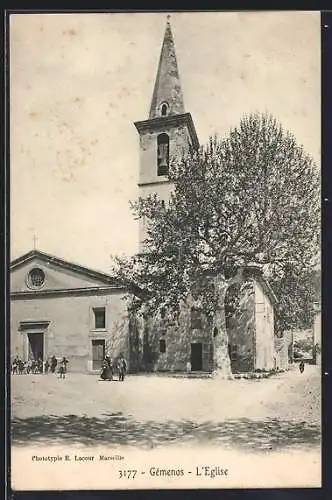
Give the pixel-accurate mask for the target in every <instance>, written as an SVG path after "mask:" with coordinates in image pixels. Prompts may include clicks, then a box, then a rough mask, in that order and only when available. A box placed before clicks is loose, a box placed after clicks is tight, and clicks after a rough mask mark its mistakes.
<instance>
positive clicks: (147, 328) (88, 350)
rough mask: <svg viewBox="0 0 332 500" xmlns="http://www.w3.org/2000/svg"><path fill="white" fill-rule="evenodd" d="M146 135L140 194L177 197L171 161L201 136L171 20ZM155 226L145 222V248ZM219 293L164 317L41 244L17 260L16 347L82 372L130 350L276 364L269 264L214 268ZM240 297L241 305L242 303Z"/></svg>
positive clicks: (199, 368) (142, 129)
mask: <svg viewBox="0 0 332 500" xmlns="http://www.w3.org/2000/svg"><path fill="white" fill-rule="evenodd" d="M135 127H136V129H137V131H138V134H139V144H140V160H139V180H138V189H139V196H141V197H142V198H145V197H147V196H149V195H152V194H157V195H158V197H159V198H160V199H161V200H163V202H164V203H167V202H168V200H169V197H170V194H171V192H172V184H171V182H170V180H169V178H168V172H169V165H170V159H171V158H174V157H176V156H177V155H181V154H182V153H183V152H184V151H186V150H187V149H188V148H189V147H194V148H198V147H199V141H198V138H197V134H196V131H195V126H194V123H193V120H192V117H191V114H190V113H188V112H186V111H185V107H184V100H183V95H182V90H181V82H180V75H179V69H178V64H177V59H176V53H175V45H174V40H173V36H172V31H171V26H170V23H169V21H168V22H167V25H166V30H165V35H164V40H163V45H162V49H161V55H160V60H159V66H158V71H157V77H156V82H155V86H154V91H153V96H152V101H151V107H150V112H149V115H148V118H147V119H146V120H142V121H137V122H135ZM145 238H146V225H145V221H144V220H140V226H139V246H140V251H141V252H142V251H144V239H145ZM209 279H210V280H211V281H212V282H213V286H214V289H215V293H216V296H217V306H216V309H215V313H214V316H213V317H212V318H211V317H210V318H207V316H206V315H205V314H204V311H203V310H202V308H201V304H200V302H199V299H198V297H196V296H195V295H194V294H191V295H188V299H187V301H186V303H185V304H183V307H182V308H181V310H180V312H179V314H178V315H177V316H174V314H171V313H169V312H168V311H167V310H164V309H163V308H162V309H161V310H160V311H159V312H158V313H157V314H156V315H155V316H154V317H140V316H137V315H134V314H132V313H130V312H128V308H127V305H128V304H127V302H126V300H125V297H126V295H127V294H128V290H126V288H125V287H124V286H123V285H122V284H121V283H119V282H118V281H117V280H116V279H115V278H114V277H112V276H109V275H107V274H105V273H100V272H96V271H92V270H90V269H87V268H85V267H83V266H79V265H77V264H72V263H69V262H66V261H64V260H62V259H59V258H57V257H54V256H51V255H48V254H44V253H42V252H39V251H37V250H34V251H31V252H29V253H28V254H25V255H23V256H22V257H20V258H18V259H16V260H15V261H13V262H12V264H11V351H12V356H16V355H19V356H20V357H21V358H22V359H23V360H27V359H29V358H31V357H34V358H38V357H41V358H42V359H44V360H45V359H47V358H48V357H50V356H52V355H55V356H57V357H62V356H66V357H67V358H68V359H69V361H70V366H69V368H70V369H71V370H73V371H88V372H96V371H98V370H99V369H100V366H101V362H102V359H103V358H104V356H105V355H106V354H109V355H110V356H111V357H112V358H113V359H114V358H116V357H117V356H119V354H120V353H123V354H124V356H125V357H126V359H127V361H128V368H129V371H131V372H137V371H170V372H178V371H179V372H209V373H211V372H218V373H222V374H224V375H230V374H231V373H242V372H250V371H255V370H267V371H268V370H271V369H273V368H275V367H276V349H275V336H274V307H275V304H276V303H277V299H276V297H275V295H274V293H273V291H272V289H271V288H270V287H269V285H268V283H267V282H266V281H265V280H264V278H263V276H262V273H261V271H260V270H259V269H258V268H257V267H255V266H251V267H250V268H249V267H248V268H246V269H239V270H238V272H237V274H236V275H235V276H234V277H233V278H232V279H231V280H225V278H224V277H223V276H221V275H219V276H211V277H210V278H209ZM234 299H235V300H236V301H237V305H238V307H237V309H236V310H235V309H234V308H233V305H232V304H234Z"/></svg>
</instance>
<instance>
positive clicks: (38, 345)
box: [28, 333, 44, 361]
mask: <svg viewBox="0 0 332 500" xmlns="http://www.w3.org/2000/svg"><path fill="white" fill-rule="evenodd" d="M28 339H29V358H30V359H34V360H36V361H37V360H38V359H42V360H44V334H43V333H28Z"/></svg>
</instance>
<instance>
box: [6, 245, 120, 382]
mask: <svg viewBox="0 0 332 500" xmlns="http://www.w3.org/2000/svg"><path fill="white" fill-rule="evenodd" d="M10 290H11V292H10V299H11V310H10V315H11V322H10V323H11V336H10V342H11V356H12V358H14V357H15V356H19V357H20V358H21V359H22V360H23V361H27V360H29V359H36V360H37V359H39V358H40V359H42V360H44V361H45V360H46V359H49V358H50V357H51V356H53V355H54V356H56V357H57V358H58V359H60V358H62V357H63V356H65V357H66V358H67V359H68V360H69V366H68V369H70V371H78V372H86V371H89V372H96V371H99V370H100V368H101V364H102V361H103V359H104V358H105V355H106V354H112V357H113V358H116V357H118V356H119V355H120V353H121V352H122V353H123V354H124V355H125V356H126V357H127V359H128V357H129V346H128V342H129V337H128V314H127V305H126V301H125V300H124V297H125V294H126V289H125V288H124V287H123V285H121V283H119V282H118V281H117V280H116V279H114V278H112V277H111V276H109V275H107V274H104V273H101V272H98V271H93V270H91V269H88V268H86V267H83V266H80V265H78V264H73V263H71V262H67V261H65V260H63V259H60V258H58V257H55V256H53V255H48V254H46V253H44V252H40V251H38V250H32V251H31V252H28V253H26V254H25V255H22V256H21V257H19V258H18V259H15V260H14V261H12V263H11V266H10Z"/></svg>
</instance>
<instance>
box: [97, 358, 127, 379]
mask: <svg viewBox="0 0 332 500" xmlns="http://www.w3.org/2000/svg"><path fill="white" fill-rule="evenodd" d="M115 369H117V371H118V376H119V381H120V382H123V381H124V378H125V375H126V373H127V362H126V360H125V358H124V356H123V354H122V353H121V354H120V356H119V358H118V360H117V361H116V362H113V361H112V359H111V357H110V356H105V359H104V361H103V364H102V367H101V373H100V378H101V379H102V380H113V377H114V371H115Z"/></svg>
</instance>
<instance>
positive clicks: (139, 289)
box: [8, 11, 322, 491]
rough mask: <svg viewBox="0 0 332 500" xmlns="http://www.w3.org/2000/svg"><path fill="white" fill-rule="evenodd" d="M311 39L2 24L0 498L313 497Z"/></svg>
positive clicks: (264, 24)
mask: <svg viewBox="0 0 332 500" xmlns="http://www.w3.org/2000/svg"><path fill="white" fill-rule="evenodd" d="M320 24H321V20H320V13H319V12H314V11H311V12H309V11H308V12H306V11H299V12H297V11H275V12H274V11H273V12H272V11H265V12H263V11H246V12H237V11H227V12H226V11H217V12H204V11H202V12H197V11H195V12H180V11H177V12H170V13H168V12H158V13H156V12H98V13H93V12H79V11H78V12H76V13H66V12H60V11H59V12H57V13H47V11H45V12H40V13H30V12H26V13H11V14H10V16H9V28H8V29H9V80H10V83H9V87H10V88H9V113H10V130H9V132H10V200H11V203H10V259H11V261H10V290H9V293H10V388H11V422H10V428H11V438H10V439H11V443H10V447H11V488H12V490H13V491H22V490H25V491H26V490H31V491H38V490H48V491H50V490H96V491H97V490H122V489H124V490H128V489H133V490H134V489H144V490H154V489H208V488H209V489H223V488H225V489H226V488H240V489H241V488H293V487H294V488H308V487H310V488H320V487H321V481H322V478H321V475H322V473H321V461H322V450H321V446H322V438H321V427H322V423H321V262H320V259H321V243H320V241H321V234H320V232H321V214H320V210H321V207H320V197H321V165H320V162H321V46H320V44H321V42H320V35H321V26H320Z"/></svg>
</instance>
